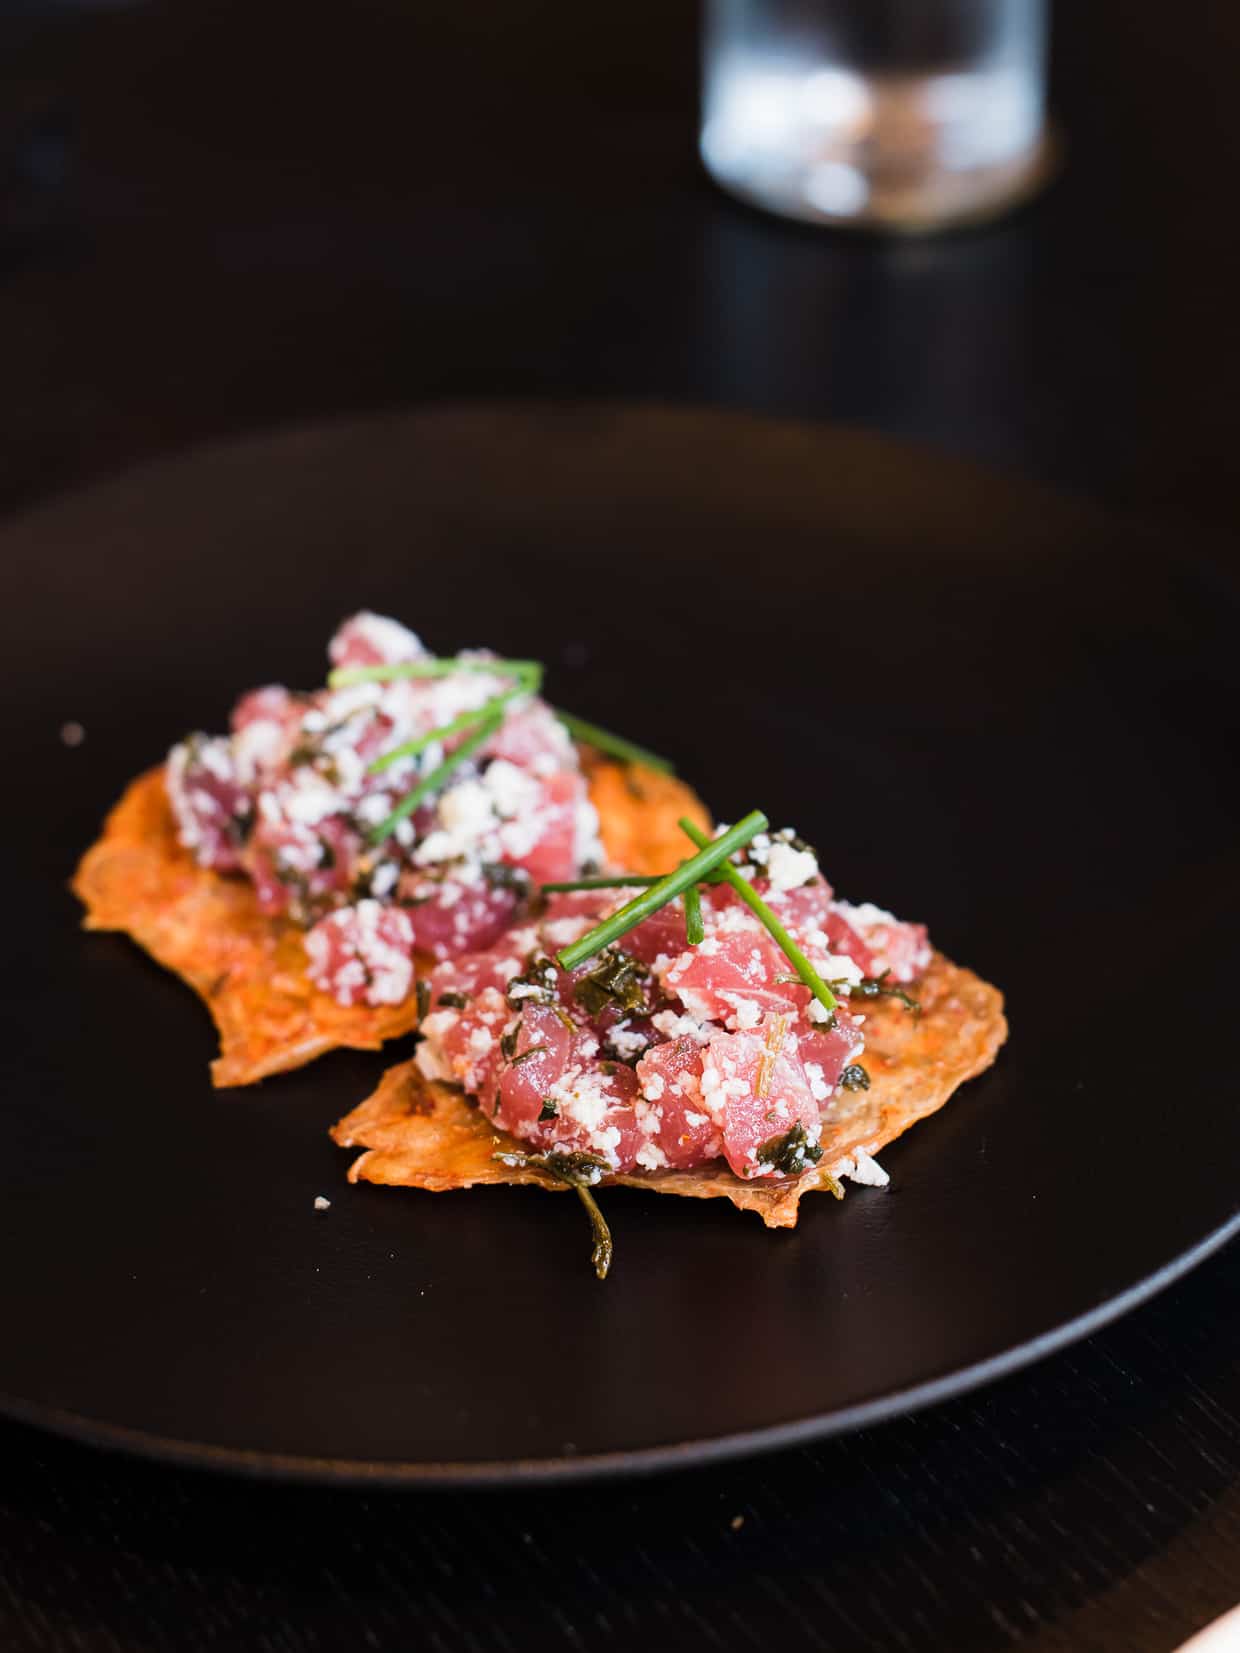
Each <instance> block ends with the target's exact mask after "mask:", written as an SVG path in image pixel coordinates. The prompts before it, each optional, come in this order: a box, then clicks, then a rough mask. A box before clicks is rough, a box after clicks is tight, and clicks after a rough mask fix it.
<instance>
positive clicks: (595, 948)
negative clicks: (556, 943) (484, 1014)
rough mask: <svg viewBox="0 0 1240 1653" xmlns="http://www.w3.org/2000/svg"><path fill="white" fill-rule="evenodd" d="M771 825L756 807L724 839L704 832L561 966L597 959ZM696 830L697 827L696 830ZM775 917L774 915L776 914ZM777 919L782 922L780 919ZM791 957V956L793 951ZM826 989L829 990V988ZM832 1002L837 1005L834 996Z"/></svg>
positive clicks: (570, 950)
mask: <svg viewBox="0 0 1240 1653" xmlns="http://www.w3.org/2000/svg"><path fill="white" fill-rule="evenodd" d="M680 824H681V826H684V825H685V823H684V822H683V821H682V822H681V823H680ZM769 825H770V823H769V821H768V820H767V818H766V816H765V815H764V814H763V813H762V811H761V810H760V809H754V810H751V811H750V813H749V814H748V815H746V816H745V819H744V820H743V821H738V822H737V823H736V825H735V826H734V827H732V828H731V829H730V830H729V831H727V832H725V833H724V834H723V836H722V838H714V839H709V838H706V837H705V835H704V834H703V835H702V837H701V843H702V848H701V850H700V851H699V853H698V854H697V855H694V856H692V857H691V858H690V859H689V860H688V861H682V862H681V864H680V866H678V867H677V868H676V870H675V872H669V873H667V874H666V875H665V876H664V877H662V878H660V880H659V882H658V883H657V884H652V885H651V886H650V888H649V889H648V890H646V891H645V892H644V893H643V894H642V895H637V896H634V897H633V899H632V901H629V902H627V903H626V904H625V905H624V906H623V907H621V909H620V911H619V912H617V913H613V914H612V915H611V917H610V918H607V919H604V920H603V922H602V923H601V924H599V925H597V926H596V927H595V928H594V929H593V930H591V931H590V932H589V933H588V934H587V935H584V936H582V938H581V940H580V941H575V942H573V944H572V946H571V947H565V948H564V950H563V952H560V953H557V954H556V958H557V959H558V961H559V964H560V967H561V969H563V970H572V969H575V968H576V966H577V965H579V964H584V963H585V961H586V960H587V959H590V958H593V957H594V955H595V954H596V953H601V952H602V951H603V948H604V947H610V945H611V943H612V942H613V941H615V940H617V939H618V938H619V937H620V936H622V935H626V934H627V933H628V932H629V931H630V930H632V929H634V928H635V927H636V926H637V925H638V924H640V923H641V921H642V920H643V919H644V918H649V917H650V915H651V913H657V912H658V910H659V908H660V907H665V906H666V905H667V903H668V902H669V901H672V900H674V898H675V897H676V896H678V895H680V893H681V892H682V891H683V890H687V889H689V888H690V887H691V886H692V885H694V884H696V883H697V882H698V880H699V879H700V878H703V877H705V875H706V874H707V873H708V872H713V871H714V869H715V868H716V867H718V866H721V865H724V864H725V863H726V862H727V859H728V856H729V855H731V854H732V853H733V851H734V850H738V849H740V848H741V846H742V845H743V844H747V843H748V842H749V840H750V839H751V838H752V837H754V836H755V834H757V833H759V832H765V831H766V828H767V827H768V826H769ZM696 830H697V829H696V828H694V831H695V832H696ZM694 842H695V843H696V842H698V839H696V838H695V840H694ZM725 876H726V874H725ZM738 876H739V875H738ZM741 882H742V883H743V882H744V880H743V879H742V880H741ZM771 916H772V917H774V914H772V915H771ZM775 922H776V923H778V922H779V921H778V919H776V921H775ZM786 933H787V932H785V934H786ZM792 945H793V943H792V942H791V941H790V942H789V946H792ZM788 956H789V957H790V958H791V957H792V955H791V953H790V954H789V955H788ZM795 962H796V960H795V959H794V960H793V963H794V964H795ZM805 968H806V969H807V970H808V969H809V965H808V964H807V965H806V967H805ZM816 979H817V978H815V980H816ZM823 992H824V993H825V992H826V988H825V987H824V988H823ZM831 1002H832V1004H834V1002H835V1001H834V999H832V1001H831Z"/></svg>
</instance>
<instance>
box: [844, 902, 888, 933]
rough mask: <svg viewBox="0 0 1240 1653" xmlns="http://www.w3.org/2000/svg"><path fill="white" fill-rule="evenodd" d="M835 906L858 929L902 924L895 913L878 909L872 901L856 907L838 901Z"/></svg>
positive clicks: (881, 908)
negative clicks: (876, 925)
mask: <svg viewBox="0 0 1240 1653" xmlns="http://www.w3.org/2000/svg"><path fill="white" fill-rule="evenodd" d="M835 905H836V908H837V910H838V911H839V913H840V914H841V916H842V917H843V918H845V919H846V920H847V921H848V923H849V924H851V925H853V926H854V928H857V929H861V930H865V929H868V928H869V927H870V926H871V925H874V924H898V923H899V922H900V921H899V919H898V918H897V917H896V915H895V914H894V913H889V912H887V910H886V909H885V908H883V907H876V906H875V905H874V903H873V902H872V901H862V902H861V903H860V904H859V905H858V906H855V907H854V906H853V905H852V904H851V903H850V902H847V901H837V902H836V903H835Z"/></svg>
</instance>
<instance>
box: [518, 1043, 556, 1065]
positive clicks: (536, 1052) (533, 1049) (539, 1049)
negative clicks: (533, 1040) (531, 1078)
mask: <svg viewBox="0 0 1240 1653" xmlns="http://www.w3.org/2000/svg"><path fill="white" fill-rule="evenodd" d="M546 1048H547V1047H546V1045H531V1046H530V1048H529V1049H528V1050H523V1051H522V1052H521V1054H520V1056H513V1057H510V1058H509V1060H510V1063H511V1065H512V1066H513V1067H514V1068H515V1067H520V1065H521V1063H522V1062H528V1061H529V1059H530V1057H531V1056H541V1055H542V1054H543V1053H544V1052H545V1050H546Z"/></svg>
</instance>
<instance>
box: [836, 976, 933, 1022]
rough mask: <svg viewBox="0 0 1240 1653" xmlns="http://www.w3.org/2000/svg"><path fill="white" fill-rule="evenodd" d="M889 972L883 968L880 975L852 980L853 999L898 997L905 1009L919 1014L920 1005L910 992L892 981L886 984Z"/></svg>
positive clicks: (916, 1014)
mask: <svg viewBox="0 0 1240 1653" xmlns="http://www.w3.org/2000/svg"><path fill="white" fill-rule="evenodd" d="M890 974H891V971H890V970H884V971H883V972H882V974H881V975H878V976H863V977H862V979H861V980H860V981H855V982H853V984H852V996H853V998H854V999H899V1001H900V1003H901V1004H902V1005H903V1006H904V1007H905V1009H906V1010H911V1011H912V1012H913V1014H914V1016H920V1015H921V1005H920V1004H919V1002H918V1001H917V1000H916V999H915V998H914V997H913V996H912V994H911V993H906V992H905V991H904V989H903V988H902V987H900V986H899V985H897V984H895V983H893V984H892V985H891V986H890V987H888V986H887V977H888V976H889V975H890Z"/></svg>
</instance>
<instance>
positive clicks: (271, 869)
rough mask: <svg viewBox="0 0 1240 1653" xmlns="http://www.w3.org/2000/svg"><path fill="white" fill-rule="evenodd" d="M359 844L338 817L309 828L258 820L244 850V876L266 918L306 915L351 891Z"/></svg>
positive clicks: (284, 822) (293, 823)
mask: <svg viewBox="0 0 1240 1653" xmlns="http://www.w3.org/2000/svg"><path fill="white" fill-rule="evenodd" d="M361 848H362V841H361V839H360V838H359V837H358V835H357V834H356V832H354V831H353V829H352V828H351V827H350V826H349V824H348V822H347V821H346V820H344V818H343V817H342V816H339V815H328V816H325V817H324V819H323V820H321V821H317V822H315V824H314V825H313V826H302V825H299V824H297V823H295V822H293V821H287V820H282V819H280V820H276V821H268V820H264V819H262V818H261V816H260V819H259V822H258V825H257V826H256V827H255V829H254V833H253V836H252V837H251V839H250V842H249V844H248V845H247V847H246V850H245V855H244V862H245V868H246V871H247V872H248V873H249V875H250V877H251V878H252V879H253V881H254V893H255V895H256V896H257V898H258V905H259V907H260V908H261V909H262V911H263V912H265V913H283V912H288V911H289V910H290V909H292V911H293V912H294V913H295V914H298V915H301V916H303V917H304V916H308V915H309V914H310V913H312V912H314V911H315V910H317V909H321V908H322V907H323V906H325V905H330V904H331V903H332V902H333V901H334V900H336V899H338V898H339V896H341V895H342V894H345V893H347V891H348V890H349V889H350V888H351V887H352V884H353V879H354V873H355V868H356V864H357V858H358V856H359V854H360V853H361Z"/></svg>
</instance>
